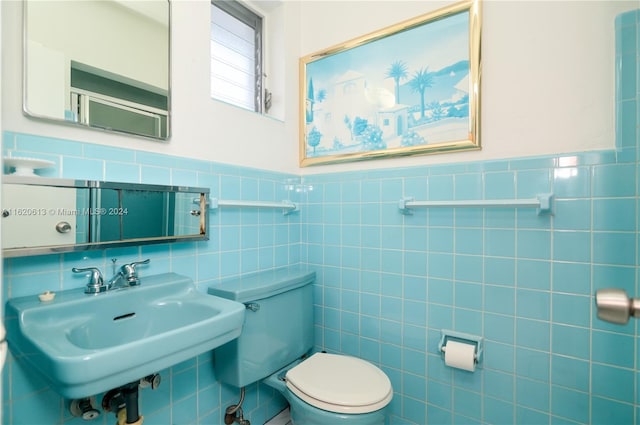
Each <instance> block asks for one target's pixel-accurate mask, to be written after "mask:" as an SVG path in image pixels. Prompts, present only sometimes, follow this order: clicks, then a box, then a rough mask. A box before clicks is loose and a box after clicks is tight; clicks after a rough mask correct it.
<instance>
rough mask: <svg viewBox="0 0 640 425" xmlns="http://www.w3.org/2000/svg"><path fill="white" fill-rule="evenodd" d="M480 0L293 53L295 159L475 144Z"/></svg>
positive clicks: (340, 158) (321, 160) (305, 161)
mask: <svg viewBox="0 0 640 425" xmlns="http://www.w3.org/2000/svg"><path fill="white" fill-rule="evenodd" d="M480 9H481V4H480V0H465V1H462V2H459V3H454V4H451V5H449V6H447V7H445V8H442V9H438V10H436V11H433V12H430V13H427V14H425V15H421V16H418V17H416V18H413V19H410V20H408V21H404V22H401V23H399V24H396V25H393V26H390V27H388V28H384V29H382V30H379V31H376V32H374V33H371V34H368V35H365V36H362V37H359V38H357V39H354V40H350V41H347V42H345V43H342V44H340V45H337V46H334V47H331V48H329V49H326V50H323V51H320V52H317V53H313V54H310V55H307V56H305V57H303V58H301V59H300V165H301V166H303V167H304V166H310V165H317V164H327V163H336V162H346V161H359V160H366V159H375V158H386V157H392V156H406V155H424V154H433V153H442V152H450V151H460V150H470V149H480V31H481V10H480Z"/></svg>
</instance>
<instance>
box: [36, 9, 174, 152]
mask: <svg viewBox="0 0 640 425" xmlns="http://www.w3.org/2000/svg"><path fill="white" fill-rule="evenodd" d="M169 15H170V12H169V2H168V0H147V1H139V0H138V1H135V0H84V1H64V0H48V1H43V0H26V1H25V3H24V25H25V31H24V34H25V40H24V50H25V51H24V111H25V113H27V114H28V115H31V116H33V117H38V118H46V119H51V120H58V121H64V122H67V123H74V124H78V125H83V126H89V127H93V128H100V129H103V130H110V131H117V132H124V133H128V134H136V135H140V136H145V137H151V138H154V139H159V140H167V139H168V138H169V135H170V132H169V126H170V122H169V114H170V87H169V86H170V84H169V81H170V76H169Z"/></svg>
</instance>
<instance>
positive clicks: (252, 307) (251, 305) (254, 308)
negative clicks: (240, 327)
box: [244, 303, 260, 312]
mask: <svg viewBox="0 0 640 425" xmlns="http://www.w3.org/2000/svg"><path fill="white" fill-rule="evenodd" d="M244 306H245V307H246V308H247V310H251V311H253V312H256V311H258V310H260V304H258V303H244Z"/></svg>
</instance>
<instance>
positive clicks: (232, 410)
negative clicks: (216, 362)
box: [224, 387, 251, 425]
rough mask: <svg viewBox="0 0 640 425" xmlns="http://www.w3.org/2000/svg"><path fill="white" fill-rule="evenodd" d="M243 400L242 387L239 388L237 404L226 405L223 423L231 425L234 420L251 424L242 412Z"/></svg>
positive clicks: (247, 424)
mask: <svg viewBox="0 0 640 425" xmlns="http://www.w3.org/2000/svg"><path fill="white" fill-rule="evenodd" d="M243 401H244V387H242V388H240V400H239V401H238V404H232V405H231V406H228V407H227V408H226V410H225V412H224V413H225V414H224V423H225V424H226V425H231V424H232V423H234V422H238V423H239V424H240V425H251V422H249V421H248V420H246V419H245V418H244V416H243V414H242V402H243ZM236 412H237V414H236Z"/></svg>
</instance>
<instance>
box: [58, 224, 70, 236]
mask: <svg viewBox="0 0 640 425" xmlns="http://www.w3.org/2000/svg"><path fill="white" fill-rule="evenodd" d="M56 231H57V232H58V233H69V232H70V231H71V225H70V224H69V223H67V222H66V221H61V222H60V223H58V224H56Z"/></svg>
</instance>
